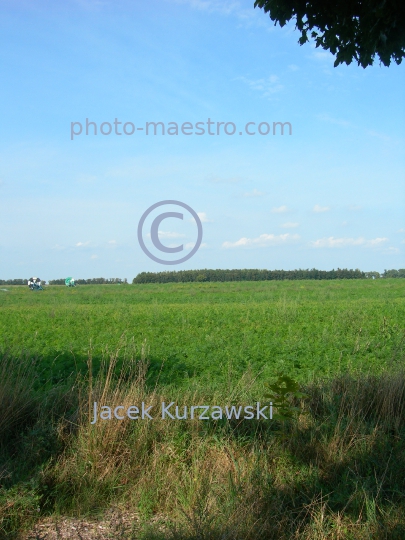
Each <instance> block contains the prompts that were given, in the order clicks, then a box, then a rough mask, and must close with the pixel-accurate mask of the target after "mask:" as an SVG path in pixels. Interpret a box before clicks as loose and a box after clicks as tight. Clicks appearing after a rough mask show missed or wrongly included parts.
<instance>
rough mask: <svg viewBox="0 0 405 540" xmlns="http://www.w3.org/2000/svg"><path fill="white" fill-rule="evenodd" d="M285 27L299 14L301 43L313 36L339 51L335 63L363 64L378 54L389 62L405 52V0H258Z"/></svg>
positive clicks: (320, 43)
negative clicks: (354, 62)
mask: <svg viewBox="0 0 405 540" xmlns="http://www.w3.org/2000/svg"><path fill="white" fill-rule="evenodd" d="M254 5H255V7H259V8H262V9H263V10H264V11H265V13H269V15H270V18H271V20H272V21H274V24H275V25H276V24H277V23H279V24H280V26H281V27H283V26H284V25H285V24H286V23H287V22H288V21H290V20H291V19H293V18H295V19H296V28H298V30H300V31H301V37H300V39H299V43H300V44H301V45H303V44H304V43H306V42H307V41H309V39H308V33H309V32H310V37H312V38H313V39H315V43H316V46H317V47H322V48H323V49H325V50H329V51H330V52H331V53H332V54H334V55H336V60H335V67H336V66H338V65H339V64H343V63H344V62H345V63H346V64H350V63H351V62H352V61H353V60H355V61H356V62H357V64H358V65H361V66H362V67H363V68H366V67H367V66H370V65H372V64H373V62H374V58H375V56H376V55H378V57H379V59H380V61H381V62H382V63H383V64H384V65H385V66H389V65H390V63H391V60H394V61H395V62H396V63H397V64H400V63H401V62H402V58H404V56H405V2H403V0H335V1H334V2H325V0H256V1H255V4H254Z"/></svg>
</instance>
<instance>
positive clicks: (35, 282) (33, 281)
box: [28, 277, 44, 291]
mask: <svg viewBox="0 0 405 540" xmlns="http://www.w3.org/2000/svg"><path fill="white" fill-rule="evenodd" d="M28 287H29V288H30V289H31V291H43V290H44V289H43V288H42V285H41V280H40V278H37V277H30V279H29V280H28Z"/></svg>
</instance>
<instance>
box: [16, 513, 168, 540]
mask: <svg viewBox="0 0 405 540" xmlns="http://www.w3.org/2000/svg"><path fill="white" fill-rule="evenodd" d="M149 524H150V525H155V526H156V527H157V529H158V530H160V531H164V530H165V529H166V527H165V525H164V518H163V516H155V517H154V518H152V519H151V520H150V521H149ZM141 529H142V525H141V520H140V517H139V514H138V513H136V512H130V511H126V510H120V509H111V510H109V511H108V512H107V513H106V514H104V516H103V517H102V518H73V517H65V518H64V517H52V518H46V519H44V520H42V521H40V522H38V523H37V524H36V525H35V527H33V529H31V530H30V531H28V532H25V533H24V534H22V535H20V536H19V540H65V539H69V540H113V539H114V540H115V539H117V540H118V539H123V540H124V539H125V540H136V539H137V538H139V533H140V532H141Z"/></svg>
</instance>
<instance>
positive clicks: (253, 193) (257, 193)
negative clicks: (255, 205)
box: [243, 189, 265, 197]
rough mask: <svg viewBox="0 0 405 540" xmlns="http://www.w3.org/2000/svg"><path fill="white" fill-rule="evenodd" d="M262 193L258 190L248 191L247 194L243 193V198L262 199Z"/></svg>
mask: <svg viewBox="0 0 405 540" xmlns="http://www.w3.org/2000/svg"><path fill="white" fill-rule="evenodd" d="M264 194H265V193H264V191H259V190H258V189H254V190H253V191H250V192H248V193H244V194H243V196H244V197H263V195H264Z"/></svg>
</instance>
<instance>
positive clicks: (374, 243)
mask: <svg viewBox="0 0 405 540" xmlns="http://www.w3.org/2000/svg"><path fill="white" fill-rule="evenodd" d="M385 242H388V238H374V239H373V240H366V239H365V238H362V237H360V238H335V237H333V236H329V238H319V239H318V240H314V241H312V242H310V244H309V245H310V246H311V247H314V248H342V247H349V246H364V247H378V246H381V245H382V244H385Z"/></svg>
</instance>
